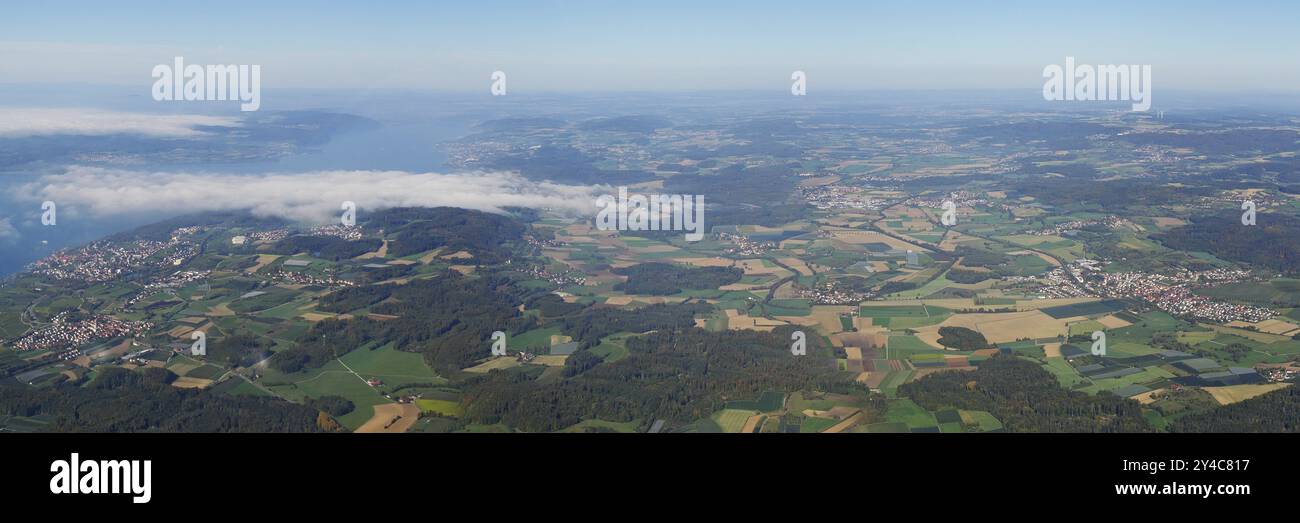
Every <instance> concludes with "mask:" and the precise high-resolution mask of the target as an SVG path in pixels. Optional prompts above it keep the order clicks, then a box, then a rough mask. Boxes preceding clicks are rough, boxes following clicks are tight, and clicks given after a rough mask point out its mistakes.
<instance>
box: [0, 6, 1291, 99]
mask: <svg viewBox="0 0 1300 523" xmlns="http://www.w3.org/2000/svg"><path fill="white" fill-rule="evenodd" d="M3 12H4V16H3V17H0V83H35V84H44V83H77V84H114V85H132V84H137V83H139V84H144V85H148V84H150V83H152V79H151V78H150V76H149V73H150V71H151V69H152V67H153V66H154V65H157V64H164V63H171V59H172V57H174V56H184V57H185V58H186V61H187V62H188V63H199V64H218V63H219V64H257V65H261V66H262V71H263V86H264V87H265V88H403V89H431V90H450V91H466V92H470V91H476V90H479V91H486V90H487V89H488V87H489V84H490V76H491V73H492V72H493V71H496V70H501V71H505V72H506V73H507V75H508V81H509V87H510V89H511V90H512V91H514V92H520V91H539V92H543V91H552V92H553V91H628V90H631V91H659V90H709V89H759V90H763V89H769V88H770V89H783V90H784V89H789V85H790V75H791V72H792V71H794V70H803V71H806V73H807V75H808V82H809V89H810V91H815V90H816V89H818V88H822V89H834V90H838V89H912V88H916V89H962V88H1026V89H1037V88H1039V87H1040V86H1041V84H1042V70H1043V67H1045V66H1047V65H1049V64H1062V63H1063V62H1064V59H1065V57H1066V56H1073V57H1075V58H1076V61H1077V62H1078V63H1082V64H1126V65H1129V64H1142V65H1150V66H1151V67H1152V70H1153V77H1154V79H1155V80H1154V81H1155V82H1157V85H1159V86H1161V87H1162V88H1171V89H1173V88H1177V89H1204V90H1281V91H1295V90H1300V89H1298V88H1300V31H1298V30H1297V29H1296V22H1297V21H1300V2H1294V1H1291V2H1287V1H1250V0H1245V1H1234V2H1209V1H1199V0H1192V1H1178V2H1172V1H1146V2H1111V1H1106V0H1100V1H1089V2H1046V1H1038V2H1022V1H1004V2H984V1H978V0H961V1H929V2H925V1H909V2H901V1H890V2H876V1H794V0H790V1H781V2H775V1H766V0H751V1H743V2H740V1H706V0H691V1H678V0H658V1H649V2H646V1H639V0H611V1H581V0H576V1H491V0H473V1H455V2H443V1H428V0H426V1H409V2H407V1H388V2H385V1H371V2H329V1H314V2H306V1H286V2H269V1H244V0H222V1H219V2H191V1H183V0H170V1H165V2H155V1H136V2H132V1H129V0H128V1H124V2H102V1H67V2H65V1H57V0H44V1H40V2H11V3H9V5H6V6H5V7H4V8H3Z"/></svg>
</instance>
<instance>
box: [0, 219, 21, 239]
mask: <svg viewBox="0 0 1300 523" xmlns="http://www.w3.org/2000/svg"><path fill="white" fill-rule="evenodd" d="M17 237H18V229H15V228H14V225H13V224H12V223H9V218H0V240H12V239H14V238H17Z"/></svg>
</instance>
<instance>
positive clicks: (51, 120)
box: [0, 107, 240, 138]
mask: <svg viewBox="0 0 1300 523" xmlns="http://www.w3.org/2000/svg"><path fill="white" fill-rule="evenodd" d="M239 125H240V121H239V119H238V118H232V117H225V116H206V115H198V114H148V113H127V112H114V111H100V110H94V109H62V108H59V109H40V108H37V109H30V108H17V107H0V138H22V137H28V136H54V135H72V136H105V135H113V134H133V135H140V136H147V137H152V138H196V137H201V136H204V135H206V134H207V133H204V132H203V131H202V130H201V129H200V128H201V127H238V126H239Z"/></svg>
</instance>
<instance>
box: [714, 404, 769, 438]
mask: <svg viewBox="0 0 1300 523" xmlns="http://www.w3.org/2000/svg"><path fill="white" fill-rule="evenodd" d="M755 414H758V412H755V411H752V410H741V409H722V410H720V411H718V412H716V413H714V414H713V416H712V419H713V422H714V423H717V424H718V426H719V427H722V431H723V432H726V433H728V434H735V433H738V432H740V429H742V428H744V427H745V421H746V420H748V419H749V417H750V416H753V415H755Z"/></svg>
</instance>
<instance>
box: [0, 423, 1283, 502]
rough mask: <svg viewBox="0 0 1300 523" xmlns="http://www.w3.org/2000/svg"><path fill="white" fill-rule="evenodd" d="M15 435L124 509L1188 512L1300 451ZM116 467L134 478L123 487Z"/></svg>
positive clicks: (1169, 440)
mask: <svg viewBox="0 0 1300 523" xmlns="http://www.w3.org/2000/svg"><path fill="white" fill-rule="evenodd" d="M0 442H4V444H5V448H6V449H7V453H8V457H9V459H8V460H7V461H8V462H9V466H8V467H7V474H5V479H4V483H5V488H4V490H3V494H0V497H3V498H9V499H8V502H9V504H10V505H12V504H14V503H18V504H21V503H26V502H32V501H37V502H39V503H41V504H43V505H49V506H59V507H87V508H91V507H93V508H97V509H107V510H110V512H111V513H116V514H122V515H130V514H136V513H161V512H162V511H172V510H177V509H182V510H190V511H194V510H200V511H201V510H203V507H216V506H219V505H221V504H224V503H230V502H235V501H238V502H241V503H242V502H244V501H242V500H250V501H248V502H249V503H257V502H258V500H263V501H265V502H268V503H289V504H290V505H286V506H291V507H292V511H293V512H294V513H301V514H307V513H314V512H319V513H322V514H328V513H330V512H331V511H333V510H335V509H337V508H338V504H340V503H345V504H350V505H354V508H362V507H364V505H365V503H366V500H390V501H392V500H407V501H408V502H406V503H403V502H397V503H387V502H385V503H387V504H391V505H393V506H394V507H395V510H399V511H400V510H403V507H405V508H409V509H417V508H419V507H423V506H439V507H442V506H447V507H456V506H475V505H476V504H478V505H477V506H482V504H489V505H490V506H492V507H494V510H526V504H524V505H517V506H516V505H514V504H509V503H504V501H505V500H508V499H513V498H515V497H522V498H523V499H533V500H535V501H536V502H538V503H542V504H543V505H548V506H549V505H555V504H563V505H567V504H569V503H579V504H585V503H588V502H591V503H601V502H610V501H611V500H613V499H621V500H624V501H626V502H633V501H636V502H638V503H639V502H645V501H647V500H659V501H670V500H671V501H681V500H690V499H696V500H702V501H703V500H710V499H711V500H713V501H710V503H715V504H716V503H718V502H719V501H718V500H719V499H722V500H727V499H731V500H751V501H762V500H775V499H779V500H781V502H782V503H793V504H795V505H797V504H798V503H801V502H809V503H811V502H817V503H819V504H826V505H827V507H828V509H830V510H834V509H835V507H839V508H845V504H853V503H862V502H863V499H866V498H863V499H859V498H862V497H863V496H866V497H867V498H869V499H870V500H874V501H872V502H871V503H868V505H870V506H877V502H880V503H884V505H880V506H886V505H887V506H902V505H899V504H900V503H917V504H921V505H919V506H924V507H926V510H927V511H933V510H937V511H941V512H943V511H950V510H955V511H958V512H961V511H964V510H965V509H970V510H975V507H983V506H986V505H990V504H992V505H998V506H1002V505H1007V504H1011V505H1017V504H1033V505H1039V504H1046V505H1058V506H1060V507H1070V510H1101V507H1103V506H1105V507H1113V506H1136V507H1146V508H1152V507H1160V508H1161V509H1162V510H1170V511H1174V512H1181V511H1195V510H1200V509H1203V508H1205V507H1211V506H1213V507H1246V506H1257V504H1259V503H1269V502H1286V501H1288V500H1289V498H1290V496H1291V491H1292V490H1293V486H1292V481H1291V479H1292V478H1293V477H1294V475H1293V472H1292V469H1293V467H1294V466H1295V465H1296V463H1297V458H1296V457H1295V456H1294V455H1293V453H1291V452H1290V451H1289V449H1290V448H1291V447H1293V445H1292V443H1293V442H1294V439H1293V438H1291V437H1289V436H1285V435H1212V434H1185V435H1158V436H1152V435H1085V434H1056V435H1052V434H1020V435H1011V434H985V435H960V436H954V435H921V434H899V435H888V434H879V435H858V436H832V437H827V436H826V435H772V436H762V437H744V436H741V437H738V436H735V435H731V436H727V435H705V434H662V435H562V434H528V435H525V434H514V435H500V434H498V435H439V436H425V435H399V436H389V435H357V434H351V435H293V434H284V435H277V434H6V435H4V436H2V437H0ZM74 463H75V465H74ZM146 463H147V465H148V466H147V467H145V465H146ZM95 472H98V475H97V477H96V478H94V479H88V478H87V476H89V475H94V473H95ZM142 472H147V474H146V473H142ZM132 473H134V474H135V476H131V475H130V474H132ZM61 474H64V475H61ZM110 475H118V476H120V477H121V478H122V480H121V481H119V482H118V484H117V485H116V486H117V488H116V489H114V485H113V481H112V478H110V477H108V476H110ZM73 480H75V481H76V483H77V488H70V484H69V483H70V482H72V481H73ZM128 480H134V481H128ZM56 490H57V491H59V492H55V491H56ZM73 490H76V492H75V493H74V492H72V491H73ZM87 490H89V491H91V492H86V491H87ZM96 491H98V492H99V493H95V492H96ZM104 491H112V492H104ZM114 492H116V493H114ZM719 496H721V497H719ZM801 500H802V501H801ZM429 503H432V504H433V505H427V504H429ZM503 503H504V504H503ZM385 506H387V505H385ZM792 506H793V505H792ZM819 506H820V505H819ZM1008 506H1010V505H1008ZM1088 507H1093V508H1091V509H1090V508H1088ZM737 508H739V507H737ZM787 508H789V507H787ZM1004 508H1006V507H1004ZM980 510H985V509H980Z"/></svg>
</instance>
